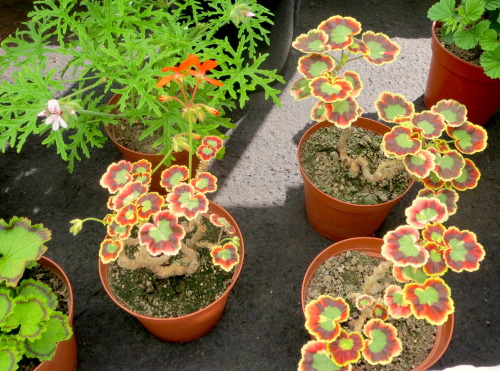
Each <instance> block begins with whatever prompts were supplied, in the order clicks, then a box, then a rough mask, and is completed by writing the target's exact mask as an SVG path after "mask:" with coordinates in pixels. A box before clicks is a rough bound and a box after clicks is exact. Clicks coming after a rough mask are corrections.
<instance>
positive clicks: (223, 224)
mask: <svg viewBox="0 0 500 371" xmlns="http://www.w3.org/2000/svg"><path fill="white" fill-rule="evenodd" d="M210 221H211V222H212V224H213V225H215V226H216V227H219V228H224V229H225V230H226V232H227V233H229V234H235V233H236V228H234V227H233V226H232V225H231V223H229V222H228V221H227V219H226V218H224V217H222V216H220V215H217V214H211V215H210Z"/></svg>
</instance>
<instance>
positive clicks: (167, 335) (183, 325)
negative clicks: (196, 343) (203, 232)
mask: <svg viewBox="0 0 500 371" xmlns="http://www.w3.org/2000/svg"><path fill="white" fill-rule="evenodd" d="M209 213H216V214H218V215H220V216H222V217H224V218H226V219H227V220H228V221H229V222H230V223H231V225H233V226H234V227H235V228H236V234H237V236H238V237H239V238H240V242H241V245H240V247H239V254H240V263H239V264H238V266H237V267H236V268H235V271H234V273H233V278H232V282H231V284H230V285H229V286H228V287H227V288H226V291H224V293H223V294H222V295H221V296H220V297H219V298H218V299H217V300H215V301H214V302H213V303H212V304H210V305H209V306H207V307H205V308H202V309H200V310H198V311H197V312H194V313H191V314H187V315H185V316H180V317H172V318H155V317H149V316H145V315H142V314H138V313H135V312H133V311H132V310H130V309H129V308H127V307H126V306H125V305H123V304H122V303H121V302H119V301H118V300H117V298H116V297H115V295H114V293H113V291H112V289H111V287H110V285H109V279H108V266H107V265H106V264H102V263H101V261H100V260H99V276H100V277H101V282H102V284H103V286H104V289H105V290H106V293H107V294H108V295H109V297H110V298H111V299H112V300H113V301H114V302H115V303H116V305H118V306H119V307H120V308H122V309H123V310H124V311H126V312H127V313H129V314H131V315H132V316H134V317H135V318H137V319H138V320H139V321H140V322H141V323H142V324H143V325H144V327H146V329H148V330H149V331H150V332H151V333H152V334H153V335H155V336H156V337H158V338H159V339H161V340H164V341H175V342H187V341H192V340H195V339H198V338H199V337H201V336H203V335H205V334H207V333H208V332H210V330H212V329H213V328H214V326H215V325H216V324H217V322H218V321H219V318H220V317H221V315H222V312H223V311H224V308H225V306H226V302H227V298H228V296H229V292H230V291H231V289H232V288H233V286H234V284H235V283H236V280H237V279H238V277H239V275H240V273H241V268H242V266H243V257H244V245H243V238H242V235H241V231H240V229H239V228H238V225H237V224H236V222H235V221H234V219H233V218H232V216H231V215H230V214H229V213H228V212H227V211H226V210H224V209H223V208H222V207H220V206H219V205H217V204H215V203H213V202H210V206H209Z"/></svg>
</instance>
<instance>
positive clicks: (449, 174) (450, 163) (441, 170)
mask: <svg viewBox="0 0 500 371" xmlns="http://www.w3.org/2000/svg"><path fill="white" fill-rule="evenodd" d="M435 163H436V167H435V168H434V172H435V173H436V175H437V176H438V177H439V178H440V179H442V180H444V181H449V180H452V179H455V178H458V177H459V176H460V174H461V173H462V169H463V168H464V166H465V159H464V158H463V156H462V155H461V154H460V152H458V151H455V150H450V151H448V152H446V153H444V154H441V156H436V159H435Z"/></svg>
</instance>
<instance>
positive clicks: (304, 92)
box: [290, 77, 311, 100]
mask: <svg viewBox="0 0 500 371" xmlns="http://www.w3.org/2000/svg"><path fill="white" fill-rule="evenodd" d="M290 95H291V96H292V97H293V99H295V100H302V99H305V98H309V97H310V96H311V88H310V87H309V80H308V79H306V78H305V77H301V78H300V79H298V80H297V81H295V82H294V83H293V84H292V86H291V88H290Z"/></svg>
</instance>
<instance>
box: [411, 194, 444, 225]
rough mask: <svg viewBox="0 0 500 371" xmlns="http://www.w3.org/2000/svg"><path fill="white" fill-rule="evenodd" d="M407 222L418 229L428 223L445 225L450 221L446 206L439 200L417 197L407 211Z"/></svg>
mask: <svg viewBox="0 0 500 371" xmlns="http://www.w3.org/2000/svg"><path fill="white" fill-rule="evenodd" d="M405 215H406V222H407V223H408V224H409V225H411V226H413V227H415V228H418V229H422V228H425V226H426V225H427V224H428V223H443V222H445V221H446V220H448V211H447V210H446V205H445V204H443V203H442V202H441V201H439V200H438V199H437V198H435V197H434V198H426V197H417V198H416V199H415V200H413V203H412V204H411V206H410V207H408V208H406V210H405Z"/></svg>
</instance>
